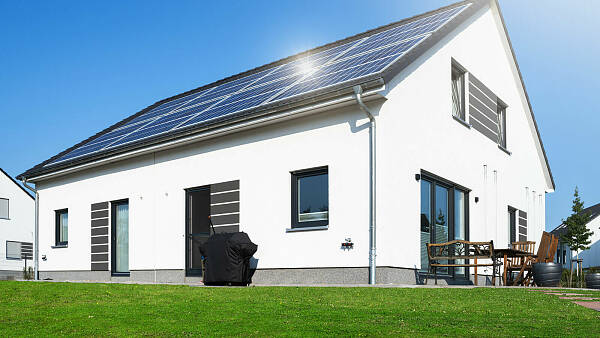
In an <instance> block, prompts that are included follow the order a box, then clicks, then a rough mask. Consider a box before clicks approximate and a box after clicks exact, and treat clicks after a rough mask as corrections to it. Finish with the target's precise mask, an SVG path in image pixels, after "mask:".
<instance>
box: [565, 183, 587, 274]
mask: <svg viewBox="0 0 600 338" xmlns="http://www.w3.org/2000/svg"><path fill="white" fill-rule="evenodd" d="M573 197H574V199H573V207H572V208H571V209H572V210H573V214H571V216H569V217H567V219H566V220H563V224H565V225H566V228H567V232H566V233H565V234H564V235H563V236H562V241H563V242H564V243H565V244H567V245H568V246H569V248H570V249H571V251H575V252H576V255H577V259H579V251H582V250H587V249H589V245H590V244H591V243H592V241H591V240H590V237H591V236H592V235H593V234H594V232H592V231H591V230H590V229H588V228H587V224H588V223H589V222H590V219H591V215H590V213H588V212H583V209H584V208H583V201H582V200H581V198H580V197H579V190H578V189H577V187H575V194H574V195H573ZM578 274H579V272H578Z"/></svg>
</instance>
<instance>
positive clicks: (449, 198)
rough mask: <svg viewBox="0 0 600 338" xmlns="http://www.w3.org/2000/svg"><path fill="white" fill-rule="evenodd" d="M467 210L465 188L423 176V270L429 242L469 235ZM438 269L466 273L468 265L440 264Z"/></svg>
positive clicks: (442, 271)
mask: <svg viewBox="0 0 600 338" xmlns="http://www.w3.org/2000/svg"><path fill="white" fill-rule="evenodd" d="M467 212H468V194H467V193H466V192H465V191H464V190H462V189H460V188H458V187H457V186H455V185H453V184H452V183H450V182H447V181H443V182H442V181H440V180H439V179H433V178H428V177H422V178H421V225H420V227H421V236H420V237H421V238H420V242H421V243H420V244H421V248H420V251H421V270H423V271H426V270H427V269H428V264H429V259H428V256H427V245H426V244H427V243H444V242H448V241H451V240H454V239H464V240H466V239H468V236H467V233H468V231H467V230H468V229H467V226H468V220H467ZM440 263H442V264H444V263H447V262H446V261H440ZM457 263H459V262H457ZM437 271H438V273H442V274H451V275H452V274H453V275H455V276H458V275H461V276H464V275H465V274H466V273H467V269H465V268H463V267H458V268H451V269H448V268H438V269H437Z"/></svg>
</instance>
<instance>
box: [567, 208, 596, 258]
mask: <svg viewBox="0 0 600 338" xmlns="http://www.w3.org/2000/svg"><path fill="white" fill-rule="evenodd" d="M586 226H587V228H588V229H590V230H591V231H593V232H594V234H593V235H592V236H591V237H590V241H591V242H592V243H591V244H590V248H589V249H588V250H584V251H581V252H580V253H579V258H580V259H583V262H582V266H583V267H584V268H589V267H600V217H596V218H594V219H593V220H591V221H590V222H589V223H588V224H587V225H586ZM565 257H566V261H565V263H564V264H563V267H564V268H565V269H570V268H571V262H570V261H569V259H576V258H577V254H576V252H575V251H571V250H570V249H569V247H568V246H567V247H566V255H565Z"/></svg>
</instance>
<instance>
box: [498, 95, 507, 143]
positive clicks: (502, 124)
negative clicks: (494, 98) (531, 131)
mask: <svg viewBox="0 0 600 338" xmlns="http://www.w3.org/2000/svg"><path fill="white" fill-rule="evenodd" d="M496 107H497V113H498V144H499V145H500V146H501V147H502V148H504V149H506V105H505V104H504V103H503V102H500V101H498V103H497V106H496Z"/></svg>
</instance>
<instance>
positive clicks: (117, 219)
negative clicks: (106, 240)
mask: <svg viewBox="0 0 600 338" xmlns="http://www.w3.org/2000/svg"><path fill="white" fill-rule="evenodd" d="M111 216H112V217H111V218H112V221H111V224H112V227H111V228H112V229H111V230H112V245H111V246H112V272H113V274H117V275H118V274H129V203H128V202H127V201H119V202H113V203H112V215H111Z"/></svg>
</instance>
